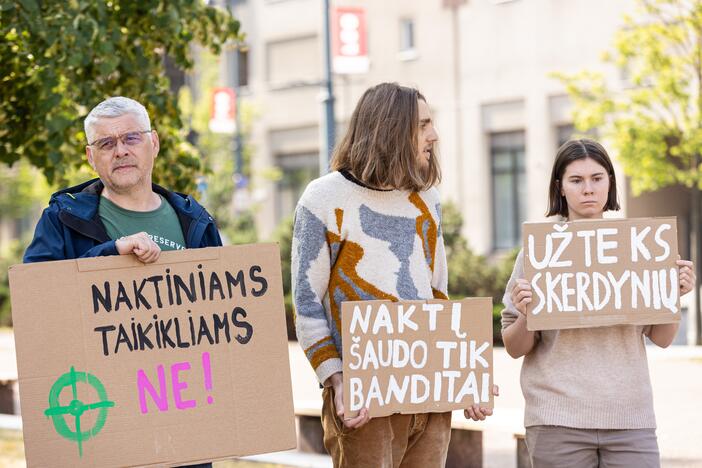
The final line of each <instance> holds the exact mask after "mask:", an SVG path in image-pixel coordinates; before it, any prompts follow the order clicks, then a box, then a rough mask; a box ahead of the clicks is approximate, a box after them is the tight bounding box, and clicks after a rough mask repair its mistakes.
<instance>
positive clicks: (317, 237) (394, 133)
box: [292, 83, 491, 468]
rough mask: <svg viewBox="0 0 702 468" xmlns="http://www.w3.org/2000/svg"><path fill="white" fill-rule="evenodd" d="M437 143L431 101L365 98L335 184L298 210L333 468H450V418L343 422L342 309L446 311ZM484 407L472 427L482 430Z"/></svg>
mask: <svg viewBox="0 0 702 468" xmlns="http://www.w3.org/2000/svg"><path fill="white" fill-rule="evenodd" d="M437 140H438V136H437V134H436V131H435V130H434V126H433V123H432V119H431V114H430V112H429V106H428V105H427V103H426V100H425V99H424V97H423V96H422V95H421V94H420V93H419V92H417V90H415V89H412V88H407V87H404V86H399V85H397V84H394V83H383V84H380V85H377V86H374V87H372V88H370V89H368V90H366V92H365V93H364V94H363V96H362V97H361V99H360V101H359V102H358V104H357V105H356V108H355V110H354V112H353V114H352V115H351V120H350V121H349V128H348V130H347V132H346V135H345V136H344V137H343V139H342V140H341V141H340V143H339V144H338V146H337V148H336V149H335V151H334V156H333V159H332V162H331V168H332V170H333V171H334V172H331V173H330V174H327V175H325V176H323V177H320V178H319V179H317V180H315V181H313V182H311V183H310V184H309V186H308V187H307V188H306V190H305V192H304V193H303V195H302V197H301V198H300V201H299V202H298V205H297V209H296V211H295V224H294V232H293V246H292V250H293V254H292V255H293V259H292V285H293V301H294V304H295V310H296V328H297V337H298V340H299V342H300V345H301V346H302V347H303V349H304V351H305V354H306V355H307V358H308V359H309V361H310V364H311V365H312V367H313V368H314V370H315V372H316V374H317V378H318V379H319V382H320V383H322V384H323V385H324V390H323V394H322V398H323V400H324V404H323V408H322V426H323V428H324V445H325V447H326V448H327V450H328V451H329V453H330V454H331V456H332V458H333V461H334V466H335V467H365V466H382V467H398V466H400V465H401V466H403V467H418V468H419V467H422V468H424V467H437V468H439V467H443V466H444V464H445V460H446V455H447V450H448V443H449V439H450V436H451V413H450V412H448V413H424V414H414V415H406V414H394V415H391V416H388V417H381V418H373V419H372V420H370V419H369V417H368V412H367V410H366V409H365V408H364V409H362V410H361V413H360V414H359V415H358V416H357V417H355V418H351V419H347V418H345V417H344V416H345V412H344V405H343V395H342V392H343V376H342V363H341V356H342V351H341V316H340V312H341V303H342V302H343V301H354V300H371V299H389V300H412V299H431V298H443V299H446V298H447V296H446V286H447V270H446V254H445V252H444V242H443V238H442V236H441V228H440V222H441V218H440V216H441V214H440V210H441V208H440V203H439V194H438V192H437V190H436V188H434V185H436V184H437V183H438V182H439V179H440V171H439V164H438V161H437V159H436V156H435V154H434V147H435V144H436V142H437ZM490 413H491V410H488V409H484V410H483V409H481V408H479V407H477V405H476V406H475V407H472V408H469V409H468V410H466V416H467V417H472V418H474V419H484V418H485V415H489V414H490Z"/></svg>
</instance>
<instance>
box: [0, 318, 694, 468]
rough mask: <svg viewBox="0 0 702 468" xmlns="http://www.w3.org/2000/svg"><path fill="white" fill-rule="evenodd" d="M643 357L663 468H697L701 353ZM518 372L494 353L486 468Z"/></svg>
mask: <svg viewBox="0 0 702 468" xmlns="http://www.w3.org/2000/svg"><path fill="white" fill-rule="evenodd" d="M648 356H649V368H650V371H651V380H652V382H653V394H654V405H655V411H656V417H657V420H658V442H659V445H660V449H661V455H662V458H663V466H664V467H672V468H683V467H690V468H691V467H702V347H687V346H674V347H671V348H668V349H660V348H657V347H649V349H648ZM290 366H291V372H292V378H293V395H294V398H295V401H296V402H297V403H300V404H303V405H305V406H310V405H313V404H321V403H320V397H321V391H320V390H319V387H318V385H317V381H316V378H315V376H314V373H313V372H312V369H311V368H310V366H309V364H308V363H307V360H306V359H305V356H304V354H303V353H302V351H301V350H300V347H299V346H298V345H297V343H290ZM520 366H521V360H514V359H512V358H510V357H509V356H508V355H507V353H506V352H505V351H504V349H500V348H498V349H496V350H495V355H494V367H495V382H496V383H497V384H499V386H500V397H499V398H497V399H496V404H495V415H494V416H492V417H491V418H488V421H486V422H485V426H486V431H485V433H484V437H483V442H484V451H485V453H484V460H485V465H486V467H494V468H513V467H515V466H516V461H515V448H514V447H515V445H514V444H515V443H514V439H513V438H512V432H511V430H510V429H509V428H511V427H513V426H514V425H515V424H519V423H520V422H521V421H522V415H523V410H524V399H523V398H522V394H521V390H520V388H519V369H520ZM16 375H17V367H16V359H15V352H14V340H13V337H12V334H11V333H9V332H7V331H6V330H0V381H2V380H12V379H14V378H16ZM454 417H456V416H454ZM458 417H461V416H458ZM278 462H279V463H280V461H278ZM322 464H323V463H322Z"/></svg>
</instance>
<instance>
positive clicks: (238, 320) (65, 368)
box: [10, 244, 296, 467]
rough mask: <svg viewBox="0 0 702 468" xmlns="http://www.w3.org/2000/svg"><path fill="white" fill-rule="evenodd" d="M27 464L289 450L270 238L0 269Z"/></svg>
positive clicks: (158, 461) (164, 462)
mask: <svg viewBox="0 0 702 468" xmlns="http://www.w3.org/2000/svg"><path fill="white" fill-rule="evenodd" d="M10 287H11V296H12V319H13V322H14V331H15V342H16V347H17V361H18V362H17V364H18V366H17V367H18V373H19V388H20V397H21V401H22V422H23V425H24V444H25V453H26V457H27V464H28V465H29V466H54V467H58V466H66V467H88V466H104V467H113V466H114V467H116V466H135V465H140V466H141V465H147V466H174V465H181V464H186V463H195V462H202V461H207V460H217V459H224V458H231V457H233V456H241V455H249V454H255V453H262V452H271V451H277V450H285V449H290V448H294V447H295V444H296V439H295V425H294V414H293V403H292V388H291V382H290V369H289V361H288V345H287V338H286V331H285V311H284V308H283V291H282V282H281V273H280V256H279V253H278V247H277V245H275V244H261V245H250V246H237V247H220V248H208V249H191V250H182V251H173V252H163V253H161V257H160V259H159V261H158V262H157V263H153V264H149V265H144V264H141V263H140V262H139V261H137V260H136V258H135V257H133V256H131V255H130V256H111V257H98V258H88V259H79V260H65V261H59V262H46V263H35V264H29V265H15V266H13V267H12V268H11V269H10Z"/></svg>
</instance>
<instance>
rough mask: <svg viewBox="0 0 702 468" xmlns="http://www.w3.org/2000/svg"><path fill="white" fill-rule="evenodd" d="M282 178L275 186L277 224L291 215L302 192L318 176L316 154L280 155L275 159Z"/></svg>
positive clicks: (317, 156)
mask: <svg viewBox="0 0 702 468" xmlns="http://www.w3.org/2000/svg"><path fill="white" fill-rule="evenodd" d="M277 162H278V167H279V168H280V169H281V171H282V172H283V177H282V178H281V179H280V180H279V181H278V182H277V184H276V191H275V192H276V195H275V217H276V223H279V222H280V221H282V220H283V219H285V218H286V217H288V216H290V215H292V214H293V212H294V211H295V206H296V205H297V201H298V200H299V199H300V196H301V195H302V192H303V191H304V190H305V187H307V184H308V183H310V182H311V181H312V180H313V179H315V178H316V177H318V176H319V155H318V154H317V153H301V154H281V155H278V157H277Z"/></svg>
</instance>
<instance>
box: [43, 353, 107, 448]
mask: <svg viewBox="0 0 702 468" xmlns="http://www.w3.org/2000/svg"><path fill="white" fill-rule="evenodd" d="M78 382H85V383H87V384H88V385H90V386H91V387H93V388H94V389H95V391H96V392H97V394H98V398H99V401H98V402H96V403H88V404H86V403H83V402H82V401H80V400H79V399H78V387H77V385H76V384H77V383H78ZM66 387H71V389H72V391H73V399H72V400H71V402H70V403H69V404H68V405H67V406H60V404H59V396H60V395H61V391H62V390H63V389H64V388H66ZM113 406H115V403H114V401H109V400H108V399H107V392H106V391H105V386H104V385H102V382H100V380H98V378H97V377H95V376H94V375H92V374H88V373H87V372H76V371H75V369H74V368H73V366H71V371H70V372H66V373H65V374H63V375H62V376H61V377H59V378H58V380H56V382H54V384H53V385H52V386H51V391H50V392H49V407H48V408H47V409H46V410H45V411H44V414H45V415H46V416H51V420H52V422H53V423H54V429H56V432H57V433H58V434H59V435H60V436H61V437H63V438H65V439H68V440H72V441H75V442H77V443H78V453H79V455H80V456H81V457H82V456H83V441H84V440H88V439H90V438H91V437H93V436H95V435H97V434H98V433H99V432H100V431H101V430H102V428H103V426H104V425H105V420H106V419H107V408H111V407H113ZM94 409H99V410H100V411H99V413H98V416H97V420H96V421H95V425H94V426H93V428H92V429H88V430H85V431H84V430H82V429H81V426H80V417H81V416H82V415H83V413H84V412H85V411H87V410H94ZM67 415H71V416H73V417H75V418H76V420H75V428H76V430H75V431H72V430H71V428H70V427H68V424H67V423H66V419H65V416H67Z"/></svg>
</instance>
